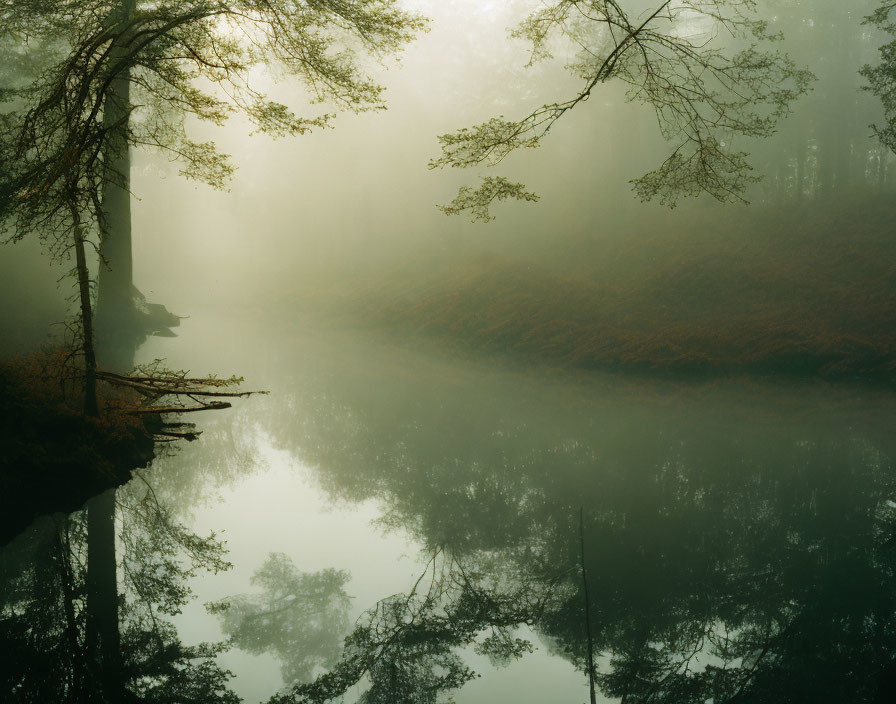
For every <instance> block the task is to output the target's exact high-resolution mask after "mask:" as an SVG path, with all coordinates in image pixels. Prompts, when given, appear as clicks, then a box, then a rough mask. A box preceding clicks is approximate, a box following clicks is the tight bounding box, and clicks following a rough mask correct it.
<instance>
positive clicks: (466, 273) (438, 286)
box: [310, 197, 896, 384]
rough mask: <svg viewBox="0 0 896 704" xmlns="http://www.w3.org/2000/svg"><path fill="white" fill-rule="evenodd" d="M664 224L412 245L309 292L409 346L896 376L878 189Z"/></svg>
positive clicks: (621, 367)
mask: <svg viewBox="0 0 896 704" xmlns="http://www.w3.org/2000/svg"><path fill="white" fill-rule="evenodd" d="M670 223H671V224H670V226H669V228H666V229H664V230H663V229H655V230H652V231H648V230H645V229H643V227H642V229H639V230H635V229H633V230H632V232H631V233H630V236H624V234H619V233H617V234H615V235H614V236H613V237H604V238H601V237H600V236H598V235H597V234H595V235H594V236H592V237H586V236H584V235H582V236H580V237H579V238H578V239H577V240H573V241H570V242H563V243H559V242H558V243H557V249H556V250H555V251H547V250H545V251H543V252H541V253H540V255H539V256H519V257H517V256H512V255H508V254H504V253H495V252H486V251H480V252H471V251H469V250H465V251H462V252H460V251H459V252H457V253H451V254H449V255H448V256H447V257H446V256H444V255H442V256H441V259H439V260H438V261H436V259H435V258H434V257H429V258H427V257H422V256H420V257H409V258H407V259H406V260H405V261H403V262H401V263H400V264H398V265H396V266H395V267H394V268H393V269H392V270H390V271H388V272H386V273H382V272H378V273H369V274H366V275H362V276H355V277H353V278H350V279H349V278H346V279H344V280H341V281H337V282H336V283H334V284H332V285H331V286H329V287H327V288H325V289H324V290H323V292H321V291H320V290H316V291H314V292H313V293H312V294H311V295H310V300H313V301H314V305H316V306H318V307H320V308H323V309H326V310H327V312H328V313H329V314H333V315H337V316H339V317H341V318H342V319H345V320H348V321H350V322H352V323H353V324H354V325H357V326H361V327H364V328H367V329H370V330H372V331H373V330H375V331H378V332H385V333H386V334H391V335H393V336H396V337H401V338H403V339H404V340H405V341H406V342H407V343H408V344H414V345H417V344H424V345H425V344H429V343H432V344H435V345H438V346H439V347H440V348H442V349H449V350H456V351H458V352H464V351H469V352H475V353H486V354H489V355H497V356H502V357H504V358H507V359H519V360H521V361H523V362H525V363H526V364H530V363H532V362H533V361H539V362H541V363H542V364H543V365H547V366H549V367H562V368H579V369H595V370H597V369H600V370H610V371H626V372H629V371H630V372H646V373H650V374H656V375H685V376H687V375H695V376H714V375H729V374H755V375H777V374H783V375H789V376H801V377H819V378H823V379H826V380H845V381H869V382H874V383H878V382H880V381H883V382H885V383H887V384H890V383H892V382H893V381H896V324H894V323H896V237H894V233H896V208H894V207H893V206H892V204H891V203H890V202H889V201H888V199H886V198H877V197H875V198H868V197H865V198H856V199H853V200H851V201H847V202H846V203H845V204H844V203H843V202H841V203H839V204H838V205H837V206H836V208H835V207H833V206H831V205H827V204H823V203H807V204H804V205H803V206H800V207H787V208H784V207H782V208H770V207H765V208H761V209H760V208H758V207H757V208H752V209H751V208H744V209H743V210H742V211H740V212H739V217H737V218H735V219H731V217H730V215H729V218H728V219H727V220H726V221H722V222H720V220H719V218H718V213H717V212H716V211H715V210H714V209H708V210H706V211H705V212H701V211H694V212H693V213H692V214H689V215H688V216H686V217H678V216H676V218H675V219H674V220H673V219H671V218H670ZM633 228H634V226H633ZM757 233H759V234H757Z"/></svg>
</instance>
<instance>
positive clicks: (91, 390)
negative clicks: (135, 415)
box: [69, 197, 99, 418]
mask: <svg viewBox="0 0 896 704" xmlns="http://www.w3.org/2000/svg"><path fill="white" fill-rule="evenodd" d="M69 208H70V210H71V215H72V233H73V236H74V240H75V268H76V270H77V273H78V298H79V302H80V305H81V334H82V337H83V345H84V412H85V413H86V414H87V415H89V416H91V417H94V418H95V417H97V416H98V415H99V407H98V404H97V400H96V352H95V350H94V346H93V310H92V308H91V305H90V272H88V270H87V256H86V253H85V251H84V229H83V228H82V226H81V213H80V212H79V211H78V204H77V202H76V201H75V199H74V197H72V198H71V200H70V201H69Z"/></svg>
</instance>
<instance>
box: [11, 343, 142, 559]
mask: <svg viewBox="0 0 896 704" xmlns="http://www.w3.org/2000/svg"><path fill="white" fill-rule="evenodd" d="M63 357H64V355H63V353H62V352H60V351H53V352H50V353H40V354H34V355H30V356H27V357H20V358H17V359H16V360H14V361H10V362H5V363H2V364H0V447H2V460H0V545H2V544H5V543H6V542H8V541H9V540H10V539H11V538H12V537H14V536H15V535H16V534H17V533H19V532H20V531H21V530H23V529H24V528H25V527H27V526H28V524H29V523H31V521H32V520H34V518H35V517H36V516H38V515H42V514H47V513H54V512H57V511H62V512H71V511H75V510H77V509H78V508H80V507H81V506H83V505H84V503H85V502H86V501H87V499H89V498H90V497H91V496H95V495H96V494H99V493H101V492H102V491H104V490H106V489H109V488H112V487H116V486H119V485H121V484H124V483H125V482H127V481H128V480H129V479H130V477H131V472H132V470H133V469H135V468H137V467H143V466H146V465H147V464H148V463H149V462H150V461H151V460H152V459H153V457H154V456H155V442H154V440H153V424H154V423H156V422H157V417H154V416H151V415H142V416H140V417H139V418H138V417H136V416H134V415H133V414H128V413H125V412H114V411H113V410H111V406H112V405H113V404H114V403H115V402H117V401H120V400H121V399H120V398H118V397H116V396H113V395H111V392H110V394H109V395H106V396H105V397H104V398H103V399H101V403H102V404H103V405H104V406H105V407H106V408H107V410H109V412H106V413H104V414H103V416H102V419H97V418H91V417H88V416H87V415H85V414H84V413H83V412H82V411H81V410H80V399H81V396H80V394H79V389H78V388H77V384H76V382H75V379H74V378H72V377H69V376H67V375H66V374H64V373H63V368H64V365H63Z"/></svg>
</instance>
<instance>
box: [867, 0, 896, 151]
mask: <svg viewBox="0 0 896 704" xmlns="http://www.w3.org/2000/svg"><path fill="white" fill-rule="evenodd" d="M894 10H896V2H892V0H883V1H882V2H881V3H880V6H879V7H878V8H877V9H876V10H875V11H874V12H873V13H872V14H871V15H869V16H868V17H866V18H865V23H866V24H870V25H873V26H875V27H877V28H878V29H879V30H881V31H883V32H885V33H886V34H887V35H889V36H890V37H891V38H892V39H891V41H889V42H887V43H886V44H884V45H883V46H881V47H880V49H879V52H880V63H879V64H877V65H876V66H871V65H870V64H866V65H865V66H864V67H863V68H862V76H864V78H865V79H866V80H867V81H868V85H867V86H866V88H867V89H868V90H869V91H871V93H872V94H873V95H874V96H875V97H877V98H878V99H879V100H880V102H881V104H882V105H883V108H884V123H883V124H882V125H874V127H873V129H874V134H875V135H876V136H877V138H878V139H879V140H880V141H881V143H882V144H884V146H886V147H887V148H888V149H889V150H890V151H892V152H894V153H896V21H894V19H893V17H892V15H893V11H894Z"/></svg>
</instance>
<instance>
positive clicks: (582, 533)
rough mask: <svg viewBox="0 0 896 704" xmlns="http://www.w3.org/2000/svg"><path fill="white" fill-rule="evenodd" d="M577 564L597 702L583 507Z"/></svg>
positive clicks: (593, 697)
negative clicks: (583, 597)
mask: <svg viewBox="0 0 896 704" xmlns="http://www.w3.org/2000/svg"><path fill="white" fill-rule="evenodd" d="M579 565H580V567H581V569H582V588H583V591H584V593H585V634H586V636H587V638H588V663H587V664H588V692H589V693H590V695H591V704H597V696H596V694H595V691H594V638H593V636H592V632H591V603H590V599H589V596H588V574H587V572H586V571H585V509H584V507H583V508H580V509H579Z"/></svg>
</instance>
